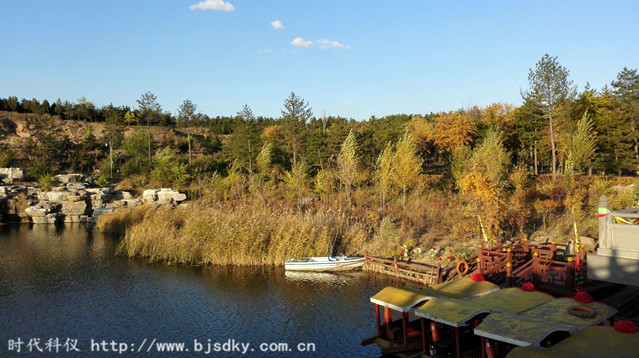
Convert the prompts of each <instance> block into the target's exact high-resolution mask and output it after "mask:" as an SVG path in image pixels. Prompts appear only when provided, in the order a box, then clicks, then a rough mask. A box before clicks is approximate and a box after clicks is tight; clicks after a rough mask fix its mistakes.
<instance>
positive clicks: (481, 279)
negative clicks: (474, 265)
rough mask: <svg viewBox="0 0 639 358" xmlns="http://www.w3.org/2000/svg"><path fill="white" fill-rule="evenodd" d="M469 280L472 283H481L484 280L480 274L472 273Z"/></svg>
mask: <svg viewBox="0 0 639 358" xmlns="http://www.w3.org/2000/svg"><path fill="white" fill-rule="evenodd" d="M470 279H471V280H473V281H483V280H484V275H482V274H480V273H474V274H472V275H470Z"/></svg>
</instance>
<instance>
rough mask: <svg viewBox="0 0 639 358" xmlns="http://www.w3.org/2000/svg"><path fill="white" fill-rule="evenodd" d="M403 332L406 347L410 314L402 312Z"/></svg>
mask: <svg viewBox="0 0 639 358" xmlns="http://www.w3.org/2000/svg"><path fill="white" fill-rule="evenodd" d="M402 330H403V331H404V345H405V346H407V345H408V312H402Z"/></svg>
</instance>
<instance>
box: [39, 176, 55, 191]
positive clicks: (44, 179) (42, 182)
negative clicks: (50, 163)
mask: <svg viewBox="0 0 639 358" xmlns="http://www.w3.org/2000/svg"><path fill="white" fill-rule="evenodd" d="M57 185H58V181H57V180H56V179H55V175H53V174H51V173H48V174H43V175H40V176H38V187H39V188H40V189H42V191H51V190H52V189H53V187H55V186H57Z"/></svg>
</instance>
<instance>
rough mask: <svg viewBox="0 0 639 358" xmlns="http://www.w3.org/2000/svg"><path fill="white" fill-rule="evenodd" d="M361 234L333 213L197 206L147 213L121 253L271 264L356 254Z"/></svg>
mask: <svg viewBox="0 0 639 358" xmlns="http://www.w3.org/2000/svg"><path fill="white" fill-rule="evenodd" d="M363 231H364V229H363V227H362V226H361V225H360V224H358V223H357V222H351V221H350V219H349V218H348V217H347V216H345V215H342V214H339V213H336V212H333V211H330V210H320V211H317V212H313V213H310V212H309V213H300V212H298V211H294V210H289V209H275V210H271V209H269V208H265V207H263V206H259V207H253V206H249V205H240V206H235V207H228V206H207V205H204V204H201V203H193V204H191V205H189V206H185V207H177V208H175V209H170V208H159V209H157V210H155V211H154V212H153V213H150V212H147V213H146V214H145V215H144V216H143V218H142V219H141V220H140V221H139V222H137V223H133V224H132V226H131V227H130V228H129V229H128V230H127V232H126V235H125V237H124V239H123V240H122V242H121V244H120V247H119V252H120V253H121V254H124V255H127V256H129V257H133V256H141V257H146V258H149V259H151V260H152V261H165V262H170V263H188V264H231V265H271V264H282V263H283V262H284V261H285V260H286V259H288V258H291V257H300V256H324V255H328V254H330V253H333V254H339V253H345V254H357V253H358V252H357V248H361V247H362V245H361V244H362V243H363V242H362V241H363V240H365V238H366V235H365V233H364V232H363ZM359 253H360V254H363V252H359Z"/></svg>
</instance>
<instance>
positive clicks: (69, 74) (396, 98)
mask: <svg viewBox="0 0 639 358" xmlns="http://www.w3.org/2000/svg"><path fill="white" fill-rule="evenodd" d="M637 14H639V1H477V0H475V1H376V0H367V1H349V0H342V1H301V0H299V1H278V0H271V1H255V0H254V1H248V0H228V1H222V0H205V1H202V2H200V1H199V0H170V1H169V0H153V1H151V0H126V1H121V0H110V1H86V0H0V40H1V42H0V43H1V46H0V49H1V50H0V97H7V96H10V95H15V96H18V97H19V98H23V97H24V98H37V99H39V100H43V99H44V98H47V99H48V100H49V101H55V99H57V98H61V99H62V100H70V101H77V99H78V98H80V97H82V96H84V97H86V98H87V99H88V100H89V101H91V102H93V103H95V104H96V105H97V106H102V105H106V104H109V103H110V102H112V103H113V104H114V105H129V106H132V107H135V106H136V102H135V100H136V99H138V98H139V97H140V95H141V94H142V93H144V92H146V91H151V92H153V93H155V94H156V95H157V97H158V102H159V103H160V104H161V105H162V107H163V109H164V110H167V111H171V112H173V113H176V112H177V108H178V106H179V105H180V104H181V103H182V101H183V100H184V99H187V98H188V99H190V100H192V101H193V102H194V103H195V104H197V105H198V110H200V111H202V112H203V113H206V114H208V115H211V116H216V115H234V114H235V113H237V112H238V111H240V110H241V108H242V106H243V105H244V104H248V105H249V106H250V107H251V108H252V109H253V112H254V114H255V115H258V116H259V115H262V116H271V117H279V116H280V111H281V109H282V108H283V102H284V100H285V99H286V97H288V96H289V94H290V92H291V91H295V93H296V94H297V95H299V96H301V97H302V98H304V99H305V100H307V101H308V102H309V103H310V105H311V107H312V108H313V112H314V114H315V115H317V116H319V115H321V113H322V112H324V111H326V113H327V114H328V115H335V116H337V115H340V116H343V117H347V118H354V119H357V120H365V119H368V118H369V117H370V116H371V115H376V116H378V117H379V116H384V115H389V114H396V113H415V114H416V113H428V112H431V111H434V112H437V111H449V110H455V109H459V108H465V107H468V106H473V105H478V106H486V105H489V104H490V103H493V102H507V103H512V104H515V105H519V104H521V96H520V94H519V93H520V89H526V88H527V87H528V80H527V75H528V69H529V68H530V67H534V66H535V63H536V62H537V61H538V60H539V59H540V58H541V57H542V56H543V55H544V54H545V53H549V54H550V55H552V56H558V57H559V58H558V60H559V62H560V63H561V64H562V65H564V66H565V67H567V68H568V69H569V70H570V71H571V79H573V80H574V81H575V84H577V85H579V88H580V89H581V88H583V86H584V85H585V84H586V81H589V82H590V84H591V85H592V86H593V87H594V88H598V89H599V88H601V87H602V86H603V85H605V84H609V83H610V82H611V81H612V80H614V79H615V78H616V75H617V73H619V71H621V70H622V69H623V67H628V68H638V67H639V22H638V21H637ZM275 21H279V24H277V23H275V24H274V22H275ZM277 25H281V26H277Z"/></svg>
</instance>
